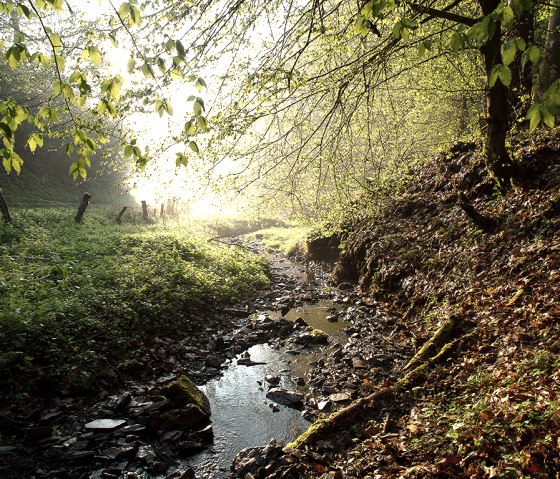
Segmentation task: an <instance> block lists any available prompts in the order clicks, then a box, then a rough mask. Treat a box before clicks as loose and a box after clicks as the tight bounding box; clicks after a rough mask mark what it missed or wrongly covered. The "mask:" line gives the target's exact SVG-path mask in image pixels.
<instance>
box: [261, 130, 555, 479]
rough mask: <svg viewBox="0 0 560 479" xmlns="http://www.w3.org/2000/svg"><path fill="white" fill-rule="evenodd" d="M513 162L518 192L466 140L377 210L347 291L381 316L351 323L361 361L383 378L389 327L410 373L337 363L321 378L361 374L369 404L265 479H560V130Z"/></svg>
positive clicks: (342, 271) (318, 433) (346, 270)
mask: <svg viewBox="0 0 560 479" xmlns="http://www.w3.org/2000/svg"><path fill="white" fill-rule="evenodd" d="M515 156H516V158H518V159H519V160H520V161H521V163H522V165H523V167H524V169H525V172H526V179H525V182H524V184H523V185H522V186H521V187H518V188H512V189H510V190H508V191H507V192H505V193H500V192H499V191H497V190H496V189H495V187H494V183H493V182H492V180H491V178H489V177H488V175H487V173H486V170H485V168H484V164H483V160H482V158H481V154H480V151H479V150H477V149H476V147H475V145H472V144H469V145H465V144H461V145H456V147H454V148H453V149H452V150H451V151H449V152H446V153H441V154H438V155H437V156H436V157H435V158H434V160H433V161H430V162H427V164H426V165H425V166H423V167H421V168H417V169H416V170H414V171H411V172H410V175H409V181H407V182H406V183H405V184H404V185H403V186H402V187H401V188H400V190H399V191H398V192H397V193H395V192H394V190H393V193H392V194H391V195H386V194H385V195H382V196H381V200H379V199H378V198H379V197H377V199H375V198H374V197H373V195H372V197H371V198H364V200H363V203H362V206H363V207H364V209H363V210H362V211H367V213H366V214H364V215H363V216H361V217H358V218H356V219H354V220H353V221H349V222H348V223H347V224H346V225H344V228H345V231H344V233H342V235H341V236H342V238H341V239H342V246H341V248H342V256H341V258H340V260H339V262H338V264H337V266H336V268H335V270H334V273H333V283H334V284H335V285H336V284H341V283H342V284H343V282H346V281H348V280H357V281H359V285H360V290H361V292H362V294H363V298H362V304H364V305H366V306H367V307H369V308H370V311H372V312H371V313H370V316H369V321H367V320H366V321H365V322H364V323H363V324H357V325H356V324H355V325H354V327H353V331H354V334H353V336H352V337H353V343H354V346H353V347H354V348H356V344H357V345H359V346H358V348H361V351H362V353H363V355H362V357H363V358H366V359H367V357H369V356H371V355H372V354H373V356H372V361H373V363H372V365H374V366H375V364H374V363H375V360H376V358H375V351H374V352H373V353H371V352H370V350H371V343H372V341H375V340H374V339H373V338H374V336H375V335H374V336H373V337H372V336H371V332H370V331H374V330H377V331H389V332H390V334H389V335H384V336H383V340H384V341H386V340H389V339H390V340H391V341H392V342H393V344H394V349H395V354H394V356H395V357H394V358H393V359H394V361H393V363H394V365H395V366H397V367H399V366H398V359H397V358H398V351H399V350H401V351H402V350H403V348H405V349H406V348H408V350H409V351H410V356H409V362H408V364H406V366H404V367H400V372H398V373H397V374H396V375H395V374H392V373H390V372H389V369H387V368H385V370H384V369H383V368H380V367H372V368H370V370H367V371H361V370H356V369H355V368H352V361H346V360H345V359H344V357H343V359H342V360H340V359H337V358H333V357H329V358H325V361H324V365H323V366H322V368H321V370H322V372H321V374H323V377H328V375H329V374H331V375H332V374H340V373H341V372H343V371H344V373H343V374H348V375H353V376H354V377H356V375H358V377H361V378H362V381H361V387H360V391H359V393H358V396H359V397H360V398H361V399H358V400H355V401H354V402H353V403H351V404H350V405H349V406H347V407H345V408H343V409H340V410H339V411H337V412H335V413H333V414H330V415H325V414H321V415H320V418H319V420H318V421H317V422H316V423H315V425H314V426H313V427H312V428H311V429H310V430H309V431H308V433H306V434H304V435H303V436H301V437H300V438H299V439H298V440H297V441H295V442H294V443H293V444H292V445H291V446H292V447H291V448H287V449H284V452H283V455H282V456H281V458H280V459H275V460H273V461H272V464H271V463H269V466H268V469H269V470H272V469H275V470H276V471H278V472H274V473H266V474H261V475H256V476H255V477H267V478H277V477H321V478H324V479H326V478H342V477H344V478H376V479H385V478H387V479H388V478H494V477H508V478H509V477H511V478H517V477H534V478H555V477H559V474H560V455H559V450H560V436H559V430H560V408H559V402H558V391H560V356H559V355H558V353H559V352H560V330H559V324H560V323H559V319H560V304H559V302H558V298H559V297H560V237H559V234H558V232H559V228H560V218H559V216H560V215H559V213H560V197H559V189H560V176H559V173H560V134H559V132H558V131H553V132H547V133H540V134H539V135H538V136H533V137H523V138H518V139H517V140H516V144H515ZM461 193H463V195H461ZM465 210H467V211H468V212H469V214H468V215H467V214H466V212H465ZM475 221H476V223H478V226H477V224H476V223H475ZM481 226H482V228H481ZM371 308H373V309H371ZM383 309H384V310H386V311H391V312H392V314H391V316H392V317H386V316H380V315H379V312H377V313H376V312H375V311H380V310H381V311H382V310H383ZM343 352H344V351H343ZM366 354H367V355H368V356H367V357H366ZM370 362H371V361H370ZM348 364H350V366H348ZM346 371H350V372H349V373H347V372H346ZM343 387H344V386H343V385H341V388H343ZM271 448H272V446H270V447H269V449H271ZM265 452H266V450H265ZM269 454H271V453H269ZM288 471H291V472H290V473H288Z"/></svg>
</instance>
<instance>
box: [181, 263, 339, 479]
mask: <svg viewBox="0 0 560 479" xmlns="http://www.w3.org/2000/svg"><path fill="white" fill-rule="evenodd" d="M292 264H293V263H292ZM290 267H292V265H290ZM339 308H340V307H339V306H337V305H336V304H335V303H332V302H329V301H321V302H319V303H317V304H305V305H302V306H299V307H296V308H293V309H291V310H290V311H289V312H288V313H287V314H286V316H285V318H286V319H288V320H291V321H295V320H296V318H299V317H301V318H303V319H304V320H305V321H306V322H307V323H308V324H309V325H310V326H311V327H313V328H315V329H321V330H323V331H325V332H326V333H327V334H328V335H329V345H326V346H318V345H317V346H309V347H306V348H305V349H301V351H298V350H294V349H293V348H289V347H287V346H284V347H280V348H272V347H271V346H269V345H268V344H259V345H255V346H253V347H251V348H250V349H249V350H248V351H247V353H248V354H249V356H250V358H251V360H252V361H253V362H255V363H259V364H255V365H252V366H246V365H243V364H237V361H236V359H234V360H233V361H232V362H231V363H230V364H229V365H228V367H227V369H225V370H224V371H223V374H222V375H221V376H220V377H219V378H215V379H212V380H210V381H209V382H207V383H206V384H205V385H204V386H201V389H202V390H203V391H204V392H205V394H206V395H207V396H208V398H209V400H210V404H211V408H212V417H211V419H212V427H213V430H214V442H213V445H212V446H211V447H210V448H209V449H208V450H205V451H203V452H201V453H199V454H197V455H196V456H193V457H192V458H189V459H188V460H187V461H185V465H188V466H189V467H192V468H193V469H194V470H195V472H196V477H197V478H217V479H220V478H227V477H230V475H231V473H230V472H229V470H230V465H231V464H232V462H233V460H234V458H235V456H236V455H237V454H238V453H239V452H240V451H241V450H243V449H245V448H248V447H256V446H262V445H264V444H267V443H268V442H269V441H270V440H271V439H272V438H274V439H275V440H276V441H277V442H279V443H281V444H285V443H287V442H290V441H292V440H294V439H295V438H296V437H297V436H299V435H300V434H301V433H303V432H304V431H305V430H306V429H307V428H308V426H309V425H310V423H309V422H308V421H306V420H305V419H304V418H303V416H302V412H301V411H300V410H299V409H295V408H291V407H287V406H281V405H280V406H278V405H275V404H274V403H273V402H272V401H270V400H269V399H267V398H266V392H267V391H268V389H269V387H270V385H269V384H268V383H267V382H266V381H265V376H272V377H278V378H279V380H280V383H279V385H278V386H279V387H280V388H282V389H286V390H292V391H298V392H307V389H306V386H305V385H302V386H298V384H297V383H296V378H302V379H303V378H304V377H305V375H306V373H307V372H308V370H309V369H310V368H311V367H313V365H315V364H316V362H317V360H319V358H321V357H325V355H326V354H328V352H329V350H332V349H333V348H334V347H338V346H339V345H340V344H343V343H344V342H345V341H346V335H345V333H344V332H343V328H345V327H347V326H349V323H346V322H344V321H342V320H339V321H336V322H331V321H328V320H327V319H326V318H327V316H329V315H331V316H332V313H333V311H335V310H337V309H339ZM263 314H264V315H266V316H268V317H270V318H271V319H279V318H280V313H278V312H275V311H267V312H264V313H261V316H262V315H263ZM260 363H262V364H260ZM298 382H299V384H302V383H303V381H302V380H301V379H300V381H298Z"/></svg>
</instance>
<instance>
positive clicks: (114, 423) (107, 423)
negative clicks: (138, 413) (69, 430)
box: [84, 419, 126, 432]
mask: <svg viewBox="0 0 560 479" xmlns="http://www.w3.org/2000/svg"><path fill="white" fill-rule="evenodd" d="M125 424H126V421H125V420H123V419H96V420H95V421H91V422H88V423H87V424H86V425H85V426H84V427H85V428H86V429H87V430H89V431H93V432H111V431H114V430H115V429H118V428H119V427H122V426H124V425H125Z"/></svg>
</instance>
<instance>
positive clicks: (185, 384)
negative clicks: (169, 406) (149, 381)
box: [160, 376, 211, 416]
mask: <svg viewBox="0 0 560 479" xmlns="http://www.w3.org/2000/svg"><path fill="white" fill-rule="evenodd" d="M160 394H161V395H162V396H164V397H166V398H167V399H169V400H170V401H171V402H173V404H174V405H175V406H177V407H179V408H183V407H185V406H188V405H195V406H197V407H198V408H199V409H200V410H201V411H202V412H203V413H204V414H205V415H206V416H210V414H211V411H210V402H209V401H208V398H207V397H206V395H205V394H204V393H203V392H202V391H201V390H200V389H198V388H197V387H196V384H195V383H194V382H193V381H192V380H191V379H190V378H188V377H187V376H181V377H180V378H179V379H178V380H176V381H173V382H171V383H169V384H168V385H166V386H164V387H162V388H161V390H160Z"/></svg>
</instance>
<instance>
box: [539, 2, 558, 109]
mask: <svg viewBox="0 0 560 479" xmlns="http://www.w3.org/2000/svg"><path fill="white" fill-rule="evenodd" d="M559 28H560V8H555V9H554V10H553V11H552V13H551V14H550V17H549V19H548V29H547V33H546V42H545V44H544V53H543V57H542V59H541V64H540V67H539V83H538V86H537V91H536V92H535V101H537V102H539V101H541V100H542V97H543V95H544V93H545V92H546V90H547V89H548V87H550V85H552V84H553V83H554V81H555V80H557V79H558V78H559V77H560V32H559V31H558V30H559Z"/></svg>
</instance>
